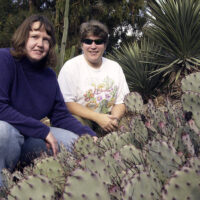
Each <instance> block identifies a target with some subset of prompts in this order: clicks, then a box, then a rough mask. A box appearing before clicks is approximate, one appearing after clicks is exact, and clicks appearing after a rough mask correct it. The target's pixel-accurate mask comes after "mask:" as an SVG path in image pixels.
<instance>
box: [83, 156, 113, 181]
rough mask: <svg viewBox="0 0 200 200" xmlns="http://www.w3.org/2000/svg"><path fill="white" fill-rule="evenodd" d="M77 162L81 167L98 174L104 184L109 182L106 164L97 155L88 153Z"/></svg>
mask: <svg viewBox="0 0 200 200" xmlns="http://www.w3.org/2000/svg"><path fill="white" fill-rule="evenodd" d="M79 164H80V166H81V167H82V168H87V169H89V170H90V171H91V172H93V173H96V174H98V175H99V177H100V179H101V180H102V182H105V183H106V184H111V179H110V176H109V174H108V170H107V167H106V164H105V162H104V161H103V160H102V159H101V158H99V157H98V156H97V155H90V156H88V157H86V158H84V159H82V160H81V162H80V163H79Z"/></svg>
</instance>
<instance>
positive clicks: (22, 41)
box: [11, 15, 56, 67]
mask: <svg viewBox="0 0 200 200" xmlns="http://www.w3.org/2000/svg"><path fill="white" fill-rule="evenodd" d="M35 22H40V26H39V28H38V30H40V28H41V27H44V28H45V30H46V32H47V34H48V35H49V36H50V37H51V40H50V48H49V53H48V54H47V57H46V59H45V60H46V62H45V66H50V67H55V66H56V53H55V45H56V39H55V31H54V28H53V25H52V24H51V22H50V21H49V20H48V18H47V17H45V16H43V15H31V16H30V17H28V18H26V19H25V20H24V21H23V22H22V24H21V25H20V26H19V27H18V28H17V30H16V31H15V33H14V34H13V37H12V40H11V44H12V50H11V54H12V55H13V56H14V57H15V58H18V59H21V58H23V57H25V56H26V52H25V45H26V42H27V40H28V37H29V32H30V31H31V30H32V25H33V23H35Z"/></svg>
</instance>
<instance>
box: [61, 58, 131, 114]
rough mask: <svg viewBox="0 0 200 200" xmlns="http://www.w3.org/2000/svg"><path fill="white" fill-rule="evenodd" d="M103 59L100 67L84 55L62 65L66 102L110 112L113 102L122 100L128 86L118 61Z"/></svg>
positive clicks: (62, 89) (121, 101)
mask: <svg viewBox="0 0 200 200" xmlns="http://www.w3.org/2000/svg"><path fill="white" fill-rule="evenodd" d="M102 59H103V60H102V65H101V67H100V68H98V69H95V68H93V67H91V66H90V65H89V64H88V63H87V61H86V60H85V58H84V55H79V56H76V57H74V58H72V59H70V60H68V61H67V62H66V63H65V64H64V65H63V67H62V69H61V71H60V73H59V76H58V82H59V85H60V89H61V92H62V94H63V97H64V100H65V102H77V103H79V104H81V105H83V106H86V107H88V108H90V109H92V110H94V111H96V112H101V113H108V112H110V111H111V109H112V106H113V105H114V104H121V103H123V101H124V96H125V95H126V94H127V93H129V89H128V85H127V82H126V79H125V76H124V73H123V71H122V68H121V67H120V65H119V64H118V63H117V62H115V61H112V60H110V59H107V58H104V57H103V58H102Z"/></svg>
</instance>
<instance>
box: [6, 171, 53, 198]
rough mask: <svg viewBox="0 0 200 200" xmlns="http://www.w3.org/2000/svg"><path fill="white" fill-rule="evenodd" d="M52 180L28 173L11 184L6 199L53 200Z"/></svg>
mask: <svg viewBox="0 0 200 200" xmlns="http://www.w3.org/2000/svg"><path fill="white" fill-rule="evenodd" d="M54 193H55V190H54V187H53V184H52V182H51V181H50V180H49V179H48V178H46V177H45V176H42V175H30V176H28V177H27V178H26V179H23V180H21V181H19V182H18V183H17V184H16V185H15V186H13V187H12V188H11V189H10V191H9V194H8V200H30V199H31V200H44V199H46V200H55V194H54Z"/></svg>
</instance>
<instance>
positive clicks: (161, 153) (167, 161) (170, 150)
mask: <svg viewBox="0 0 200 200" xmlns="http://www.w3.org/2000/svg"><path fill="white" fill-rule="evenodd" d="M146 151H147V158H148V163H149V165H151V166H152V168H153V169H154V170H155V171H156V173H157V175H158V177H159V179H160V180H162V181H165V180H166V179H167V178H169V177H170V176H171V175H172V174H173V173H174V172H175V171H176V170H178V169H179V167H180V166H182V163H183V162H182V160H181V158H180V157H179V155H178V154H177V152H176V150H175V148H174V147H173V146H171V145H170V144H167V143H166V142H163V141H151V142H149V144H148V145H147V146H146Z"/></svg>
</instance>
